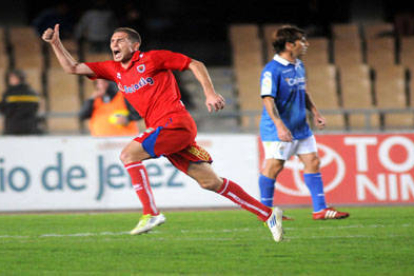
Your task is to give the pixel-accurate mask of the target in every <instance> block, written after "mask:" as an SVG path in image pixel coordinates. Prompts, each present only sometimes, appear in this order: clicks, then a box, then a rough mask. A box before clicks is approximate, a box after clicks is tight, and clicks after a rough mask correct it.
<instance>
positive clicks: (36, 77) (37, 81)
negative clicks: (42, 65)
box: [23, 68, 43, 95]
mask: <svg viewBox="0 0 414 276" xmlns="http://www.w3.org/2000/svg"><path fill="white" fill-rule="evenodd" d="M23 71H24V72H25V74H26V81H27V83H28V84H29V85H30V87H32V88H33V90H35V91H36V92H37V93H39V94H40V95H42V94H43V81H42V71H41V70H40V69H38V68H27V69H23Z"/></svg>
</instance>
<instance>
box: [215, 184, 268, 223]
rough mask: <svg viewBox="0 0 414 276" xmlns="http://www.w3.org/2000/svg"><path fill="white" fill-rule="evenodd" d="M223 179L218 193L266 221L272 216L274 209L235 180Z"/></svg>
mask: <svg viewBox="0 0 414 276" xmlns="http://www.w3.org/2000/svg"><path fill="white" fill-rule="evenodd" d="M223 181H224V183H223V186H222V187H221V188H220V190H218V191H217V193H218V194H220V195H222V196H224V197H227V198H228V199H230V200H231V201H233V202H234V203H236V204H238V205H240V206H241V207H242V208H243V209H245V210H247V211H249V212H251V213H253V214H256V215H257V217H258V218H259V219H260V220H262V221H266V220H267V219H268V218H269V217H270V215H271V214H272V209H270V208H269V207H267V206H265V205H263V204H262V203H260V201H258V200H256V199H254V198H253V197H252V196H250V195H249V194H248V193H246V192H245V191H244V190H243V188H242V187H240V186H239V185H237V184H236V183H234V182H233V181H231V180H229V179H225V178H223Z"/></svg>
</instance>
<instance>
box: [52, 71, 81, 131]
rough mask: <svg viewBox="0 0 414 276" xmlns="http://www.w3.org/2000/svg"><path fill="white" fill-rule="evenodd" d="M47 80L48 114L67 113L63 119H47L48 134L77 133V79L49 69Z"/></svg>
mask: <svg viewBox="0 0 414 276" xmlns="http://www.w3.org/2000/svg"><path fill="white" fill-rule="evenodd" d="M47 80H48V82H47V83H48V95H49V106H50V109H49V110H50V112H52V113H68V114H67V115H68V116H67V117H66V116H65V117H64V118H59V117H51V118H48V128H49V132H50V133H78V132H79V120H78V116H77V114H78V112H79V109H80V100H79V77H78V76H75V75H69V74H67V73H65V72H64V71H63V70H62V69H50V70H48V72H47Z"/></svg>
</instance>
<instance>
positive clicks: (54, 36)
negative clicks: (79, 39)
mask: <svg viewBox="0 0 414 276" xmlns="http://www.w3.org/2000/svg"><path fill="white" fill-rule="evenodd" d="M42 39H43V40H44V41H46V42H47V43H49V44H50V45H51V46H52V49H53V52H54V53H55V55H56V57H57V59H58V60H59V63H60V65H61V66H62V68H63V70H65V72H66V73H69V74H76V75H87V76H94V72H93V71H92V70H91V69H90V68H89V67H88V66H86V65H85V64H84V63H79V62H77V61H76V60H75V59H74V58H73V57H72V55H71V54H70V53H69V52H68V51H67V50H66V48H65V47H64V46H63V44H62V41H61V40H60V37H59V24H56V25H55V28H54V29H51V28H48V29H47V30H46V31H45V32H44V33H43V35H42Z"/></svg>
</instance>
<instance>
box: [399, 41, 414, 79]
mask: <svg viewBox="0 0 414 276" xmlns="http://www.w3.org/2000/svg"><path fill="white" fill-rule="evenodd" d="M400 42H401V43H400V45H401V50H400V61H401V64H402V65H404V66H406V67H409V68H414V37H413V36H408V37H402V38H401V41H400ZM411 72H412V71H411Z"/></svg>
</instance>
